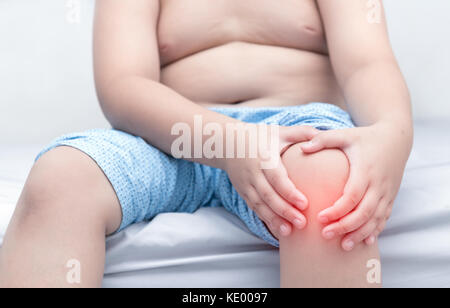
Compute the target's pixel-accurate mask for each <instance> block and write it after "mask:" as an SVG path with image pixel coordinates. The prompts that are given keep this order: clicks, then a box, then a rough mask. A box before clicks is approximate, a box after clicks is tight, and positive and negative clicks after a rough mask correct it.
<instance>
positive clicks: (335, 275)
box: [280, 145, 379, 287]
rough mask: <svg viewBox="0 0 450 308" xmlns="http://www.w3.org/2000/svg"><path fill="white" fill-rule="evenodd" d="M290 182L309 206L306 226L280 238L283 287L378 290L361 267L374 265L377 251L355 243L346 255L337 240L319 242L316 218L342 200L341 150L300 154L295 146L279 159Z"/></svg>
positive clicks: (343, 170) (345, 174)
mask: <svg viewBox="0 0 450 308" xmlns="http://www.w3.org/2000/svg"><path fill="white" fill-rule="evenodd" d="M283 163H284V164H285V166H286V168H287V170H288V173H289V177H290V178H291V179H292V181H293V182H294V184H295V185H296V186H297V187H298V188H299V189H300V190H301V191H302V192H304V193H305V194H306V195H307V197H308V198H309V201H310V206H309V209H308V210H307V211H306V212H305V215H306V217H307V220H308V226H307V227H306V228H305V229H304V230H301V231H299V230H296V231H294V233H293V234H292V235H291V236H289V237H286V238H281V239H280V258H281V260H280V261H281V286H282V287H379V285H374V284H369V283H368V281H367V278H366V277H367V272H368V271H369V269H368V268H367V267H366V265H367V262H368V261H369V260H371V259H377V260H379V252H378V247H377V246H376V245H374V246H367V245H365V244H360V245H358V246H357V247H355V248H354V249H353V251H351V252H344V251H343V250H342V248H341V246H340V241H341V240H342V238H338V239H335V240H333V241H327V240H325V239H323V237H322V235H321V231H322V228H323V226H324V225H322V224H320V223H319V222H318V221H317V214H318V213H319V212H320V211H321V210H323V209H325V208H327V207H329V206H331V205H332V204H333V202H335V201H336V200H337V199H338V198H339V197H340V196H341V195H342V191H343V188H344V185H345V183H346V180H347V177H348V173H349V165H348V161H347V158H346V156H345V154H344V153H342V152H341V151H340V150H324V151H321V152H319V153H316V154H311V155H305V154H303V152H302V151H301V149H300V148H299V146H298V145H295V146H293V147H291V148H290V149H289V150H288V151H286V152H285V154H284V156H283Z"/></svg>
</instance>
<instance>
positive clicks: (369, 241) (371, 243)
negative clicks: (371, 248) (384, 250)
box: [367, 235, 375, 245]
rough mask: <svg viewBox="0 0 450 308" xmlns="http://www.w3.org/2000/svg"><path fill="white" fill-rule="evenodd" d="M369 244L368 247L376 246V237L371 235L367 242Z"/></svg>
mask: <svg viewBox="0 0 450 308" xmlns="http://www.w3.org/2000/svg"><path fill="white" fill-rule="evenodd" d="M367 244H368V245H373V244H375V236H373V235H371V236H370V237H369V239H368V240H367Z"/></svg>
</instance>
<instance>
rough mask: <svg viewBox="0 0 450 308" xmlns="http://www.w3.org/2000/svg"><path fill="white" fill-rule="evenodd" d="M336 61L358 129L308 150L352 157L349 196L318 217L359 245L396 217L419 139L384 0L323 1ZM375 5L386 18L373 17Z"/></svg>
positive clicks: (347, 244) (349, 244) (322, 137)
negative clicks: (399, 195) (414, 140)
mask: <svg viewBox="0 0 450 308" xmlns="http://www.w3.org/2000/svg"><path fill="white" fill-rule="evenodd" d="M318 3H319V8H320V11H321V14H322V17H323V22H324V25H325V31H326V35H327V42H328V45H329V51H330V57H331V62H332V65H333V68H334V71H335V74H336V77H337V79H338V82H339V84H340V86H341V88H342V90H343V92H344V96H345V98H346V102H347V105H348V109H349V111H350V114H351V115H352V118H353V120H354V121H355V123H356V124H357V125H358V126H360V127H357V128H352V129H346V130H338V131H328V132H324V133H321V134H318V135H317V136H316V138H314V139H313V140H312V142H310V143H308V144H306V145H303V146H302V149H303V150H304V151H305V152H306V153H313V152H317V151H320V150H321V149H324V148H339V149H341V150H342V151H344V153H345V154H346V155H347V157H348V159H349V161H350V175H349V179H348V181H347V184H346V186H345V188H344V193H343V196H342V197H341V198H340V199H339V200H338V201H336V202H335V203H334V205H333V206H331V207H330V208H328V209H325V210H323V211H322V212H320V213H319V215H318V220H319V221H320V222H322V223H324V224H328V223H330V222H331V223H330V224H329V225H327V226H326V227H325V228H324V229H323V232H322V233H323V236H324V237H325V238H328V239H331V238H334V237H335V236H338V235H342V234H346V236H345V237H344V238H343V240H342V247H343V248H344V249H345V250H351V249H353V247H355V245H356V244H357V243H358V242H360V241H362V240H366V243H368V244H373V243H375V239H376V237H377V236H378V234H379V233H380V232H381V231H382V230H383V228H384V226H385V224H386V221H387V219H388V218H389V216H390V214H391V211H392V206H393V203H394V200H395V197H396V195H397V192H398V190H399V187H400V183H401V179H402V177H403V172H404V168H405V165H406V162H407V160H408V157H409V154H410V151H411V147H412V138H413V128H412V116H411V103H410V98H409V93H408V89H407V86H406V84H405V81H404V79H403V77H402V74H401V73H400V70H399V67H398V65H397V62H396V60H395V57H394V55H393V52H392V49H391V46H390V43H389V39H388V34H387V29H386V22H385V19H384V14H383V8H382V4H381V0H318ZM371 10H375V14H379V16H378V17H379V23H376V22H375V23H373V22H371V20H370V19H369V16H370V14H371V13H373V12H371Z"/></svg>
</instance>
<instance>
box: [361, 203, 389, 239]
mask: <svg viewBox="0 0 450 308" xmlns="http://www.w3.org/2000/svg"><path fill="white" fill-rule="evenodd" d="M392 204H393V202H392V201H391V202H389V204H388V205H387V208H386V212H385V215H384V216H385V217H384V219H382V221H381V223H380V224H379V225H378V226H377V228H376V229H375V231H374V232H373V233H372V235H371V236H369V237H368V238H367V239H366V240H365V242H366V244H367V245H373V244H374V243H375V241H376V240H377V238H378V236H379V235H380V234H381V232H383V230H384V228H385V227H386V224H387V221H388V220H389V217H390V215H391V213H392Z"/></svg>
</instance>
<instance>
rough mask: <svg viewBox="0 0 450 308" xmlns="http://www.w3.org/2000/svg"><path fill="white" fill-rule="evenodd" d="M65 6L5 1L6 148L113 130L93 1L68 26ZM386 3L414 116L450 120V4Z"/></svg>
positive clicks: (1, 104) (83, 0)
mask: <svg viewBox="0 0 450 308" xmlns="http://www.w3.org/2000/svg"><path fill="white" fill-rule="evenodd" d="M274 1H275V0H274ZM281 1H282V0H281ZM340 1H343V2H345V0H340ZM67 2H68V0H0V145H2V146H4V145H7V144H24V143H27V144H30V143H32V144H44V143H47V142H48V141H50V140H51V139H53V138H54V137H57V136H58V135H60V134H62V133H68V132H72V131H79V130H84V129H89V128H95V127H106V126H108V124H107V122H106V121H105V120H104V118H103V115H102V113H101V111H100V108H99V106H98V103H97V98H96V95H95V89H94V83H93V73H92V56H91V47H92V43H91V40H92V39H91V29H92V14H93V6H94V0H79V2H80V4H81V22H80V23H78V24H71V23H68V22H67V19H66V17H67V16H66V14H67V11H68V9H67V8H66V4H67ZM384 3H385V7H386V10H387V15H388V22H389V29H390V33H391V40H392V44H393V46H394V49H395V52H396V55H397V58H398V60H399V62H400V66H401V67H402V70H403V72H404V74H405V76H406V78H407V81H408V84H409V87H410V90H411V93H412V97H413V106H414V113H415V117H416V118H430V117H447V118H448V119H449V120H450V18H449V16H450V15H449V14H450V1H448V0H385V1H384Z"/></svg>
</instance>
